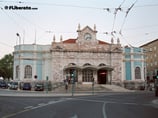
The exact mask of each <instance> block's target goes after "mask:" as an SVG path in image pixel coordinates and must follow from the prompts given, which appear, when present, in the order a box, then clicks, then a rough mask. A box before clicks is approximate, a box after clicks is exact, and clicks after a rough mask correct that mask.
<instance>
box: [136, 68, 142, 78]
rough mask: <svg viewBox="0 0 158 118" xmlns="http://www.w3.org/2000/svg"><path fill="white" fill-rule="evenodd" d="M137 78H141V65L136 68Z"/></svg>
mask: <svg viewBox="0 0 158 118" xmlns="http://www.w3.org/2000/svg"><path fill="white" fill-rule="evenodd" d="M135 79H141V71H140V67H136V68H135Z"/></svg>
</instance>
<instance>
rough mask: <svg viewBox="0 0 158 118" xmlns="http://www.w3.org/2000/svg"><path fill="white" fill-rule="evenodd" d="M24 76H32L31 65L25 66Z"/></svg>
mask: <svg viewBox="0 0 158 118" xmlns="http://www.w3.org/2000/svg"><path fill="white" fill-rule="evenodd" d="M24 78H32V67H31V66H30V65H27V66H25V76H24Z"/></svg>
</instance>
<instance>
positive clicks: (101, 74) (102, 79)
mask: <svg viewBox="0 0 158 118" xmlns="http://www.w3.org/2000/svg"><path fill="white" fill-rule="evenodd" d="M106 83H107V70H98V84H106Z"/></svg>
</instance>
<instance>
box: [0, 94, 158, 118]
mask: <svg viewBox="0 0 158 118" xmlns="http://www.w3.org/2000/svg"><path fill="white" fill-rule="evenodd" d="M156 99H157V100H158V98H157V97H155V96H154V93H153V92H147V93H145V92H135V93H102V94H98V95H95V96H84V97H76V96H74V97H5V96H3V97H2V96H1V97H0V117H1V118H158V104H153V103H152V101H153V100H156Z"/></svg>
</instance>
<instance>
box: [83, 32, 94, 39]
mask: <svg viewBox="0 0 158 118" xmlns="http://www.w3.org/2000/svg"><path fill="white" fill-rule="evenodd" d="M84 39H85V40H91V39H92V36H91V34H89V33H86V34H85V35H84Z"/></svg>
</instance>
